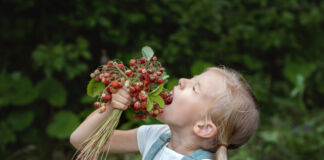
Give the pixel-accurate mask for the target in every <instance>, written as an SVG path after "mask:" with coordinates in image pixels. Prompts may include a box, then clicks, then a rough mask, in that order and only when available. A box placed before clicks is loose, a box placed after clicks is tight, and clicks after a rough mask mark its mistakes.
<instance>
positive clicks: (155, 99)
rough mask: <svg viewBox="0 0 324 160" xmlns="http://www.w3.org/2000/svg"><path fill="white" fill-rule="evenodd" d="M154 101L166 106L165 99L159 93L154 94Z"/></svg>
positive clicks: (162, 106)
mask: <svg viewBox="0 0 324 160" xmlns="http://www.w3.org/2000/svg"><path fill="white" fill-rule="evenodd" d="M153 102H156V103H158V104H159V105H160V107H161V108H164V105H165V104H164V100H163V98H162V97H161V96H159V95H157V96H153Z"/></svg>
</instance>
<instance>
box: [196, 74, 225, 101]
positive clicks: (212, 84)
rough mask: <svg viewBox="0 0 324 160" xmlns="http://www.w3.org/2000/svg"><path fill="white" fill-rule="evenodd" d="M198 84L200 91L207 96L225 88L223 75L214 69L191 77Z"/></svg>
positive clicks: (214, 94)
mask: <svg viewBox="0 0 324 160" xmlns="http://www.w3.org/2000/svg"><path fill="white" fill-rule="evenodd" d="M193 79H195V80H197V81H198V82H199V84H200V92H202V94H203V95H204V96H207V97H215V96H216V95H218V94H219V93H222V92H223V91H224V90H225V77H224V76H223V75H222V74H220V73H218V72H215V71H206V72H203V73H201V74H199V75H196V76H194V77H193Z"/></svg>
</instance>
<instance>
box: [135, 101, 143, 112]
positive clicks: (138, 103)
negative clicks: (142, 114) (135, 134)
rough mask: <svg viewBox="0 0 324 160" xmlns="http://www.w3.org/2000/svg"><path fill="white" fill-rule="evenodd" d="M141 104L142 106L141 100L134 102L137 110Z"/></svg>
mask: <svg viewBox="0 0 324 160" xmlns="http://www.w3.org/2000/svg"><path fill="white" fill-rule="evenodd" d="M140 106H141V103H140V102H139V101H137V102H135V103H134V109H135V110H139V109H140Z"/></svg>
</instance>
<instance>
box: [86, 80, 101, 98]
mask: <svg viewBox="0 0 324 160" xmlns="http://www.w3.org/2000/svg"><path fill="white" fill-rule="evenodd" d="M104 89H105V85H104V84H102V83H101V82H99V81H96V80H94V79H91V80H90V82H89V83H88V87H87V94H88V96H91V97H96V96H98V95H99V94H100V93H101V91H103V90H104Z"/></svg>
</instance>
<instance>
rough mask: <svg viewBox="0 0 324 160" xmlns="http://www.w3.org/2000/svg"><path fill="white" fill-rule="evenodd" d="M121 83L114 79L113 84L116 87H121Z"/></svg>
mask: <svg viewBox="0 0 324 160" xmlns="http://www.w3.org/2000/svg"><path fill="white" fill-rule="evenodd" d="M119 83H120V82H118V81H117V80H114V81H112V83H111V86H112V87H114V88H119Z"/></svg>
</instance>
